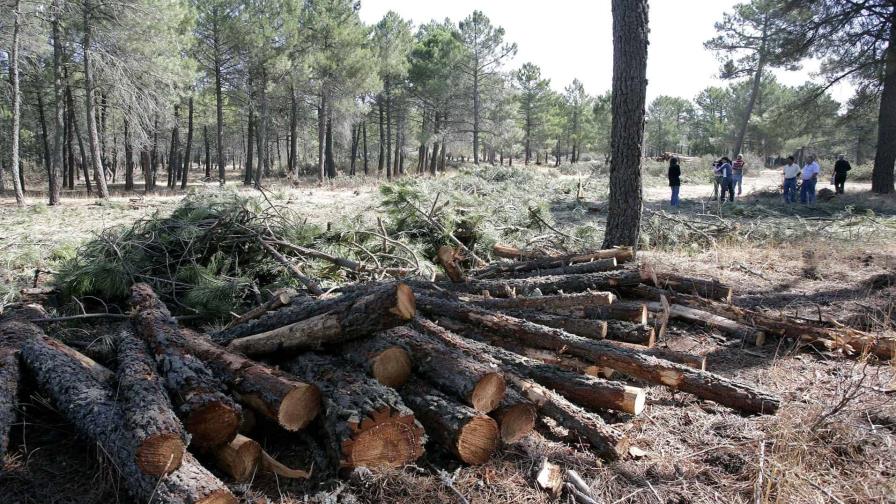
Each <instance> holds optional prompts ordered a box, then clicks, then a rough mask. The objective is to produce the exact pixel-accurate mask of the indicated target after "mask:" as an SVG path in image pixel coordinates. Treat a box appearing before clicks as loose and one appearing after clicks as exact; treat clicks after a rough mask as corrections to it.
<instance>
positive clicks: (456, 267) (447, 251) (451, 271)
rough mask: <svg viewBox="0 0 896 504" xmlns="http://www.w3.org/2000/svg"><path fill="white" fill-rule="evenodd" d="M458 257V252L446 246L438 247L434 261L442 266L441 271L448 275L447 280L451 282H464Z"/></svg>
mask: <svg viewBox="0 0 896 504" xmlns="http://www.w3.org/2000/svg"><path fill="white" fill-rule="evenodd" d="M459 257H460V250H459V249H455V248H452V247H449V246H448V245H443V246H441V247H439V250H438V252H437V253H436V260H437V261H438V262H439V264H440V265H441V266H442V269H444V270H445V274H446V275H448V278H449V279H451V281H452V282H463V281H464V270H463V269H462V268H461V266H460V261H459V260H458V259H459Z"/></svg>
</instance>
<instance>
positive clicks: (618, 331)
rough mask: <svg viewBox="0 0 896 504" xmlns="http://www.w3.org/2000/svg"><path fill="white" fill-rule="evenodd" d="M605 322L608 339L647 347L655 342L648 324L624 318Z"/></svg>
mask: <svg viewBox="0 0 896 504" xmlns="http://www.w3.org/2000/svg"><path fill="white" fill-rule="evenodd" d="M606 324H607V339H608V340H612V341H621V342H624V343H634V344H636V345H643V346H645V347H647V348H652V347H653V346H654V345H655V344H656V331H655V330H654V329H653V328H652V327H650V326H648V325H644V324H636V323H634V322H626V321H624V320H607V321H606ZM561 329H562V328H561Z"/></svg>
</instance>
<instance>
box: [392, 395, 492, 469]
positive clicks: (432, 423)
mask: <svg viewBox="0 0 896 504" xmlns="http://www.w3.org/2000/svg"><path fill="white" fill-rule="evenodd" d="M401 396H402V397H403V398H404V400H405V401H406V402H407V404H408V406H410V407H411V409H413V410H414V412H415V413H416V415H417V418H419V419H420V421H421V422H422V423H423V425H424V426H425V427H426V429H427V431H428V432H430V435H431V436H432V437H433V439H434V440H435V441H436V442H437V443H439V445H441V446H442V447H443V448H445V449H447V450H449V451H450V452H451V453H453V454H454V455H456V456H457V458H458V459H460V460H461V461H462V462H464V463H467V464H484V463H486V462H488V459H489V458H490V457H491V456H492V454H493V453H494V452H495V450H496V449H497V447H498V436H499V430H498V424H497V423H496V422H495V421H494V420H493V419H492V418H490V417H488V416H486V415H483V414H482V413H480V412H477V411H476V410H474V409H472V408H470V407H468V406H464V405H463V404H459V403H456V402H454V401H452V400H451V399H449V398H448V397H447V396H445V395H444V394H442V393H441V392H439V391H438V390H436V389H434V388H433V387H431V386H428V385H426V384H424V383H423V382H421V381H419V380H411V381H409V382H408V383H406V384H405V385H404V386H403V387H402V388H401Z"/></svg>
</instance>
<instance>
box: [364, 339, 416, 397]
mask: <svg viewBox="0 0 896 504" xmlns="http://www.w3.org/2000/svg"><path fill="white" fill-rule="evenodd" d="M411 369H412V365H411V356H410V355H409V354H408V352H407V350H405V349H404V348H400V347H391V348H387V349H385V350H383V351H382V352H380V353H378V354H377V355H376V357H374V358H373V360H372V362H371V365H370V373H371V374H372V375H373V377H374V379H376V381H378V382H380V383H382V384H383V385H385V386H387V387H392V388H396V387H400V386H402V385H404V384H405V383H406V382H407V381H408V378H410V376H411Z"/></svg>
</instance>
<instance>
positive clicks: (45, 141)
mask: <svg viewBox="0 0 896 504" xmlns="http://www.w3.org/2000/svg"><path fill="white" fill-rule="evenodd" d="M36 88H37V89H36V92H35V94H36V95H37V117H38V121H39V122H40V132H41V145H42V147H43V155H44V156H43V157H44V170H46V172H47V189H48V191H47V193H48V194H49V197H50V200H51V201H50V202H49V204H50V205H55V204H56V203H57V202H58V201H53V200H52V198H53V187H54V186H55V187H57V191H58V187H59V179H58V178H57V174H56V173H55V172H54V171H53V170H54V166H53V161H52V160H51V159H50V158H51V156H52V155H53V154H52V153H51V152H50V132H49V129H48V128H47V115H46V107H45V106H44V96H43V90H42V89H40V86H36ZM57 200H58V198H57Z"/></svg>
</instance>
